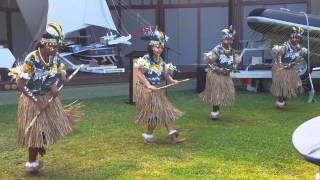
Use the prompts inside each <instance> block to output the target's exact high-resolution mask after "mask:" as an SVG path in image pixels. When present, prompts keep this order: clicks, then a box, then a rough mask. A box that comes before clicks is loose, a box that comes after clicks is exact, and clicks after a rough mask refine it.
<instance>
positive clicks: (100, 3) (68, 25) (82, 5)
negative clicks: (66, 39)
mask: <svg viewBox="0 0 320 180" xmlns="http://www.w3.org/2000/svg"><path fill="white" fill-rule="evenodd" d="M48 22H55V23H58V24H60V25H61V26H62V28H63V31H64V33H65V34H67V33H70V32H73V31H76V30H79V29H82V28H86V27H88V26H90V25H95V26H100V27H105V28H108V29H111V30H115V31H117V29H116V26H115V24H114V22H113V19H112V16H111V13H110V10H109V8H108V5H107V3H106V1H105V0H49V11H48Z"/></svg>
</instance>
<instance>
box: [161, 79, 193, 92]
mask: <svg viewBox="0 0 320 180" xmlns="http://www.w3.org/2000/svg"><path fill="white" fill-rule="evenodd" d="M189 80H190V79H184V80H181V81H178V82H177V83H171V84H168V85H165V86H162V87H158V88H157V90H160V89H166V88H168V87H171V86H174V85H176V84H178V83H181V82H186V81H189Z"/></svg>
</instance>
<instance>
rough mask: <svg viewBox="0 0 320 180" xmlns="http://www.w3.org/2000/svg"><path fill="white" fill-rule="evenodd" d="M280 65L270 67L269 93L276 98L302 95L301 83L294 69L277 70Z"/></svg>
mask: <svg viewBox="0 0 320 180" xmlns="http://www.w3.org/2000/svg"><path fill="white" fill-rule="evenodd" d="M279 68H281V67H280V65H278V64H274V65H273V67H272V86H271V93H272V95H273V96H276V97H284V98H291V97H295V96H297V95H299V94H302V93H303V87H302V82H301V79H300V77H299V76H298V74H297V73H296V72H295V71H294V68H289V69H279Z"/></svg>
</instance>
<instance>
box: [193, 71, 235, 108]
mask: <svg viewBox="0 0 320 180" xmlns="http://www.w3.org/2000/svg"><path fill="white" fill-rule="evenodd" d="M199 96H200V98H201V99H202V100H203V101H204V102H206V103H208V104H210V105H211V106H232V105H233V104H234V101H235V89H234V84H233V81H232V78H231V77H230V76H228V75H222V74H217V73H215V72H213V71H212V70H211V69H209V70H208V73H207V79H206V87H205V90H204V91H203V92H202V93H200V95H199Z"/></svg>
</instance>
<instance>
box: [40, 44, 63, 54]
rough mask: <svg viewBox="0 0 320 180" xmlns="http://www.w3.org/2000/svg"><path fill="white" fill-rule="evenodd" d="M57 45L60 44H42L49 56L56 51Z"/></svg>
mask: <svg viewBox="0 0 320 180" xmlns="http://www.w3.org/2000/svg"><path fill="white" fill-rule="evenodd" d="M59 47H60V45H59V44H58V43H45V44H44V45H43V49H44V51H46V53H48V55H50V56H54V55H55V54H56V53H57V52H58V50H59Z"/></svg>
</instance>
